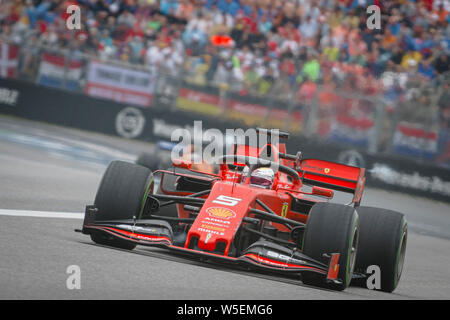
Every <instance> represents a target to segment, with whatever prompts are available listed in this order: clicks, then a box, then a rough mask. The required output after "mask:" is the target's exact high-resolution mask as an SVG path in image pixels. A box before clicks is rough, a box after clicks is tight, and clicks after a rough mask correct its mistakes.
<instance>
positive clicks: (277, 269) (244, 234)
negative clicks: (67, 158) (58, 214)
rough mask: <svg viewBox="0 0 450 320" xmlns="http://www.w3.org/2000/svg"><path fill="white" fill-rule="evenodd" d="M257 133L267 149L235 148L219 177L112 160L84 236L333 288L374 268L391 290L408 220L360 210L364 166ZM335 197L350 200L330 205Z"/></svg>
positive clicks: (185, 165) (186, 167)
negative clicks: (309, 155) (313, 155)
mask: <svg viewBox="0 0 450 320" xmlns="http://www.w3.org/2000/svg"><path fill="white" fill-rule="evenodd" d="M258 132H259V134H267V137H268V139H267V143H266V144H265V145H263V146H256V147H254V146H249V145H244V144H242V145H239V144H235V145H234V146H233V151H232V152H231V154H227V155H224V156H220V157H219V158H218V159H217V163H218V166H219V170H218V173H210V172H202V171H198V170H194V169H193V168H192V165H191V163H190V162H188V161H185V160H179V161H174V162H173V167H172V168H169V169H167V170H156V171H154V172H151V170H149V169H148V168H146V167H143V166H140V165H138V164H134V163H127V162H122V161H113V162H111V163H110V165H109V166H108V168H107V170H106V172H105V173H104V176H103V178H102V181H101V183H100V186H99V188H98V191H97V194H96V197H95V201H94V204H93V205H88V206H86V212H85V218H84V222H83V228H82V230H81V232H82V233H83V234H86V235H90V237H91V239H92V240H93V241H94V242H95V243H97V244H101V245H107V246H112V247H116V248H121V249H128V250H132V249H134V248H135V247H136V245H142V246H154V247H159V248H165V249H168V250H170V251H172V252H173V253H180V254H184V255H186V254H187V255H190V256H193V257H196V258H198V259H199V260H202V261H206V262H208V261H210V262H215V263H223V264H231V265H234V266H236V267H238V268H241V267H242V268H245V269H247V270H258V272H261V270H264V271H267V272H270V273H279V274H289V275H291V276H295V277H297V276H299V279H300V278H301V280H302V281H303V283H304V284H307V285H313V286H319V287H325V288H329V289H334V290H344V289H345V288H347V287H348V286H349V285H350V283H351V282H352V284H356V285H365V284H366V280H367V278H368V277H369V276H370V275H371V274H372V273H371V270H372V268H373V266H376V267H378V268H379V271H380V272H381V278H380V281H379V286H378V287H376V288H377V289H379V290H382V291H386V292H392V291H393V290H394V289H395V288H396V287H397V284H398V282H399V279H400V276H401V274H402V269H403V262H404V259H405V251H406V242H407V222H406V220H405V217H404V215H403V214H401V213H398V212H394V211H391V210H385V209H379V208H373V207H365V206H361V205H360V202H361V198H362V194H363V189H364V184H365V169H364V168H357V167H352V166H347V165H343V164H339V163H334V162H329V161H323V160H317V159H302V157H301V153H300V152H298V153H297V154H296V155H291V154H287V153H286V146H285V144H284V143H272V142H271V141H272V140H274V139H273V137H272V136H273V135H274V134H275V133H273V131H271V130H266V129H258ZM288 135H289V134H288V133H283V132H278V136H279V137H280V138H286V139H287V138H288ZM271 137H272V139H271ZM277 140H278V139H277ZM156 176H160V180H159V181H160V183H159V187H158V188H155V184H154V181H155V180H154V178H155V177H156ZM154 189H157V190H154ZM335 192H343V193H348V194H349V196H350V197H351V201H350V203H348V204H338V203H331V202H330V200H331V199H332V198H333V197H334V196H335ZM79 231H80V230H79Z"/></svg>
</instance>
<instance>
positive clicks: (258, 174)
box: [250, 168, 275, 189]
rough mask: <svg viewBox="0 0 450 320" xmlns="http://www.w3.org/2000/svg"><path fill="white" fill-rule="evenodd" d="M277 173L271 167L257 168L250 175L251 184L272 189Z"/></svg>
mask: <svg viewBox="0 0 450 320" xmlns="http://www.w3.org/2000/svg"><path fill="white" fill-rule="evenodd" d="M274 177H275V174H274V172H273V170H272V169H270V168H259V169H255V170H254V171H253V172H252V174H251V176H250V184H251V185H252V186H255V187H260V188H265V189H270V188H271V187H272V183H273V179H274Z"/></svg>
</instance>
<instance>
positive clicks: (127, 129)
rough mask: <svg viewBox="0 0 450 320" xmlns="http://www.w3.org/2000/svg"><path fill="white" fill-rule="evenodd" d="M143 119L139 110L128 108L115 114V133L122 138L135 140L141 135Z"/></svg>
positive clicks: (143, 124)
mask: <svg viewBox="0 0 450 320" xmlns="http://www.w3.org/2000/svg"><path fill="white" fill-rule="evenodd" d="M144 126H145V117H144V115H143V114H142V112H141V111H140V110H139V109H136V108H132V107H128V108H125V109H123V110H122V111H120V112H119V113H118V114H117V117H116V131H117V133H118V134H119V135H120V136H122V137H124V138H136V137H138V136H140V135H141V134H142V132H143V131H144Z"/></svg>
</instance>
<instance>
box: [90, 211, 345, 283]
mask: <svg viewBox="0 0 450 320" xmlns="http://www.w3.org/2000/svg"><path fill="white" fill-rule="evenodd" d="M95 212H96V210H95V208H94V207H92V206H87V207H86V214H85V219H84V222H83V229H82V230H81V232H82V233H83V234H91V233H93V232H101V233H103V234H105V235H108V236H111V237H113V238H116V239H121V240H124V241H127V242H133V243H135V244H138V245H143V246H152V247H159V248H164V249H167V250H170V251H172V252H175V253H181V254H188V255H191V256H194V257H198V258H200V259H202V260H209V261H215V262H221V263H229V264H233V265H237V266H244V267H247V268H250V269H259V270H266V271H270V272H274V273H282V274H283V273H284V274H292V273H299V274H301V273H303V272H314V273H317V274H321V275H323V276H324V277H325V279H326V281H327V282H335V283H340V282H341V280H340V279H338V278H337V275H338V272H339V264H338V261H339V256H340V254H339V253H329V254H326V255H325V256H326V257H328V258H329V261H328V264H324V263H322V262H320V261H317V260H314V259H312V258H310V257H308V256H306V255H304V254H303V253H301V252H300V251H294V250H291V249H288V248H286V247H282V246H280V245H277V244H275V243H272V242H268V241H258V242H256V243H254V244H253V245H251V246H250V247H249V248H248V249H247V250H246V251H245V252H244V253H243V254H242V255H241V256H239V257H230V256H225V255H223V254H217V253H214V252H209V251H202V250H196V249H191V248H186V247H184V246H183V244H181V245H180V243H178V244H177V243H174V241H173V238H174V237H173V234H172V230H171V229H170V225H169V224H168V223H167V222H165V221H161V220H153V219H149V220H114V221H95Z"/></svg>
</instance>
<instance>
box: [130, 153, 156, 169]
mask: <svg viewBox="0 0 450 320" xmlns="http://www.w3.org/2000/svg"><path fill="white" fill-rule="evenodd" d="M160 162H161V161H160V159H159V158H158V157H157V156H156V155H155V154H153V153H148V152H141V153H140V154H139V155H138V157H137V159H136V164H138V165H140V166H143V167H146V168H148V169H150V170H151V171H156V170H158V169H159V167H160Z"/></svg>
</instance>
